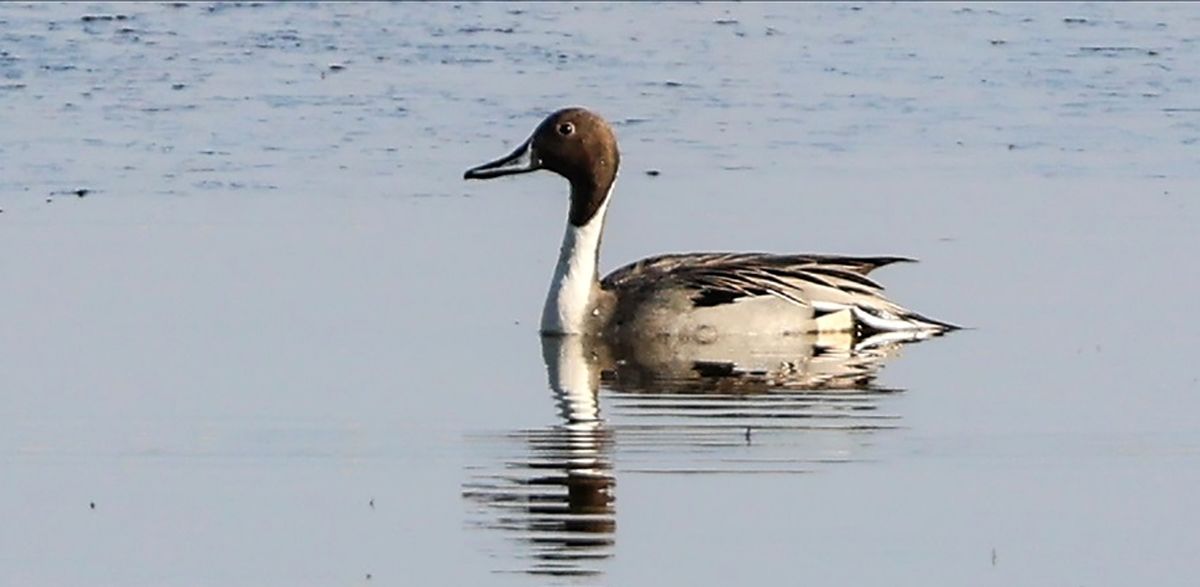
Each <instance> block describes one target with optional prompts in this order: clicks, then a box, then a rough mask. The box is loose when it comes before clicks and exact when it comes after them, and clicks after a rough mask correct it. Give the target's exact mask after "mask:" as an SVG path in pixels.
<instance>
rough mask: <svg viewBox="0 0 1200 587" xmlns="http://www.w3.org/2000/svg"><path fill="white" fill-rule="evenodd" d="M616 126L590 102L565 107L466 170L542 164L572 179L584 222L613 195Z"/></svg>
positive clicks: (480, 172)
mask: <svg viewBox="0 0 1200 587" xmlns="http://www.w3.org/2000/svg"><path fill="white" fill-rule="evenodd" d="M620 158H621V157H620V154H619V153H618V151H617V137H616V135H615V134H614V133H613V130H612V127H611V126H609V125H608V123H607V122H605V121H604V119H603V118H601V117H600V116H599V115H598V114H595V113H594V112H591V111H590V110H587V109H586V108H564V109H562V110H559V111H558V112H555V113H553V114H551V115H550V116H547V117H546V119H545V120H543V121H542V123H541V124H539V125H538V127H537V128H536V129H534V131H533V135H532V136H530V137H529V139H528V140H526V141H525V142H524V143H523V144H522V145H521V146H520V147H517V149H516V150H515V151H513V152H512V153H509V154H508V155H506V156H504V157H501V158H499V159H497V160H495V161H492V162H490V163H484V164H483V165H480V166H478V167H472V168H471V169H468V170H467V171H466V173H464V174H463V179H492V178H493V177H501V176H504V175H515V174H518V173H528V172H530V171H537V170H539V169H546V170H549V171H553V172H554V173H557V174H559V175H561V176H563V177H565V178H566V179H567V181H569V182H571V223H572V224H575V225H576V226H582V225H583V224H584V223H586V222H587V221H588V220H590V219H591V217H592V216H593V215H594V214H595V212H596V210H598V209H599V207H600V205H601V204H603V202H604V200H605V199H606V198H607V197H608V192H609V189H610V188H611V187H612V184H613V181H615V180H616V178H617V166H618V164H619V163H620Z"/></svg>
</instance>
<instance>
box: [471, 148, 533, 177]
mask: <svg viewBox="0 0 1200 587" xmlns="http://www.w3.org/2000/svg"><path fill="white" fill-rule="evenodd" d="M538 169H541V161H538V158H537V155H536V154H535V153H534V152H533V141H532V140H528V141H525V144H523V145H521V146H520V147H517V150H516V151H513V152H512V153H509V154H508V155H506V156H504V157H501V158H499V159H497V160H495V161H492V162H491V163H484V164H483V165H480V166H478V167H472V168H470V169H468V170H467V172H466V173H464V174H463V179H491V178H493V177H500V176H502V175H514V174H517V173H529V172H530V171H537V170H538Z"/></svg>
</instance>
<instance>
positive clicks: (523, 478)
mask: <svg viewBox="0 0 1200 587" xmlns="http://www.w3.org/2000/svg"><path fill="white" fill-rule="evenodd" d="M584 343H585V341H584V340H583V339H581V338H579V337H547V338H543V340H542V354H543V357H544V358H545V361H546V372H547V375H548V377H549V383H550V389H551V391H552V392H553V394H554V402H555V404H556V405H557V407H558V413H559V417H560V422H559V423H557V424H555V425H553V426H549V427H547V428H544V429H540V430H528V431H524V432H521V433H518V434H517V435H516V436H518V437H521V438H523V439H524V440H525V441H526V442H527V444H528V450H529V452H528V453H527V456H525V457H523V458H521V459H520V460H513V461H509V462H506V463H505V467H504V469H505V473H504V474H503V475H493V476H490V477H482V478H476V479H474V480H473V481H472V483H471V485H470V486H468V488H467V491H466V492H465V495H466V497H468V498H469V499H473V500H476V501H478V502H480V503H482V504H484V505H485V506H486V507H487V509H491V510H492V511H493V514H496V515H495V517H493V518H492V519H491V520H490V521H487V522H485V525H488V526H492V527H496V528H501V529H504V530H507V531H511V532H512V533H513V535H514V536H515V537H517V538H518V539H519V540H520V541H522V542H524V543H526V544H528V545H529V546H530V549H529V551H528V552H527V553H522V554H523V555H524V556H526V557H528V559H527V560H526V561H525V563H524V564H523V565H522V567H523V568H521V569H520V570H521V571H524V572H528V573H534V574H549V575H589V574H595V573H597V572H598V571H597V569H596V567H595V564H596V563H597V562H598V561H601V560H603V559H606V558H608V557H610V556H611V555H612V547H613V533H614V531H615V529H616V521H615V512H614V509H613V499H614V495H613V486H614V484H615V482H614V478H613V473H612V461H611V458H610V455H609V452H610V450H611V446H612V433H611V431H610V430H609V429H608V428H607V427H606V426H605V422H604V420H603V419H602V418H601V416H600V403H599V398H598V396H597V392H598V390H599V386H600V363H599V360H598V359H599V356H598V355H596V354H594V353H592V352H590V349H589V348H588V347H587V346H585V344H584Z"/></svg>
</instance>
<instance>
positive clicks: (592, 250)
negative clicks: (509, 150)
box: [542, 182, 615, 334]
mask: <svg viewBox="0 0 1200 587" xmlns="http://www.w3.org/2000/svg"><path fill="white" fill-rule="evenodd" d="M614 183H615V182H614ZM610 195H612V186H611V185H610V186H609V187H608V194H605V198H604V202H603V203H602V204H600V208H599V209H598V210H596V213H595V214H594V215H592V217H591V219H589V220H588V221H587V224H584V225H583V226H575V225H574V224H571V223H570V221H568V222H567V233H566V234H565V235H563V242H562V249H560V250H559V252H558V264H557V265H556V266H555V267H554V280H553V281H551V282H550V292H549V293H548V294H547V295H546V305H545V307H544V308H542V332H543V333H544V334H584V324H585V323H586V321H587V317H588V313H589V312H591V311H592V310H593V309H594V308H593V307H592V302H593V300H592V292H593V291H594V290H595V289H596V287H597V279H598V277H597V271H598V270H599V268H598V267H597V265H598V264H599V260H600V236H601V233H603V232H604V216H605V214H606V213H607V212H608V202H609V197H608V196H610Z"/></svg>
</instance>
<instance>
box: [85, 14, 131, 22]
mask: <svg viewBox="0 0 1200 587" xmlns="http://www.w3.org/2000/svg"><path fill="white" fill-rule="evenodd" d="M128 19H129V17H128V16H126V15H124V14H85V15H83V16H81V17H79V20H82V21H83V22H112V21H114V20H128Z"/></svg>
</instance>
